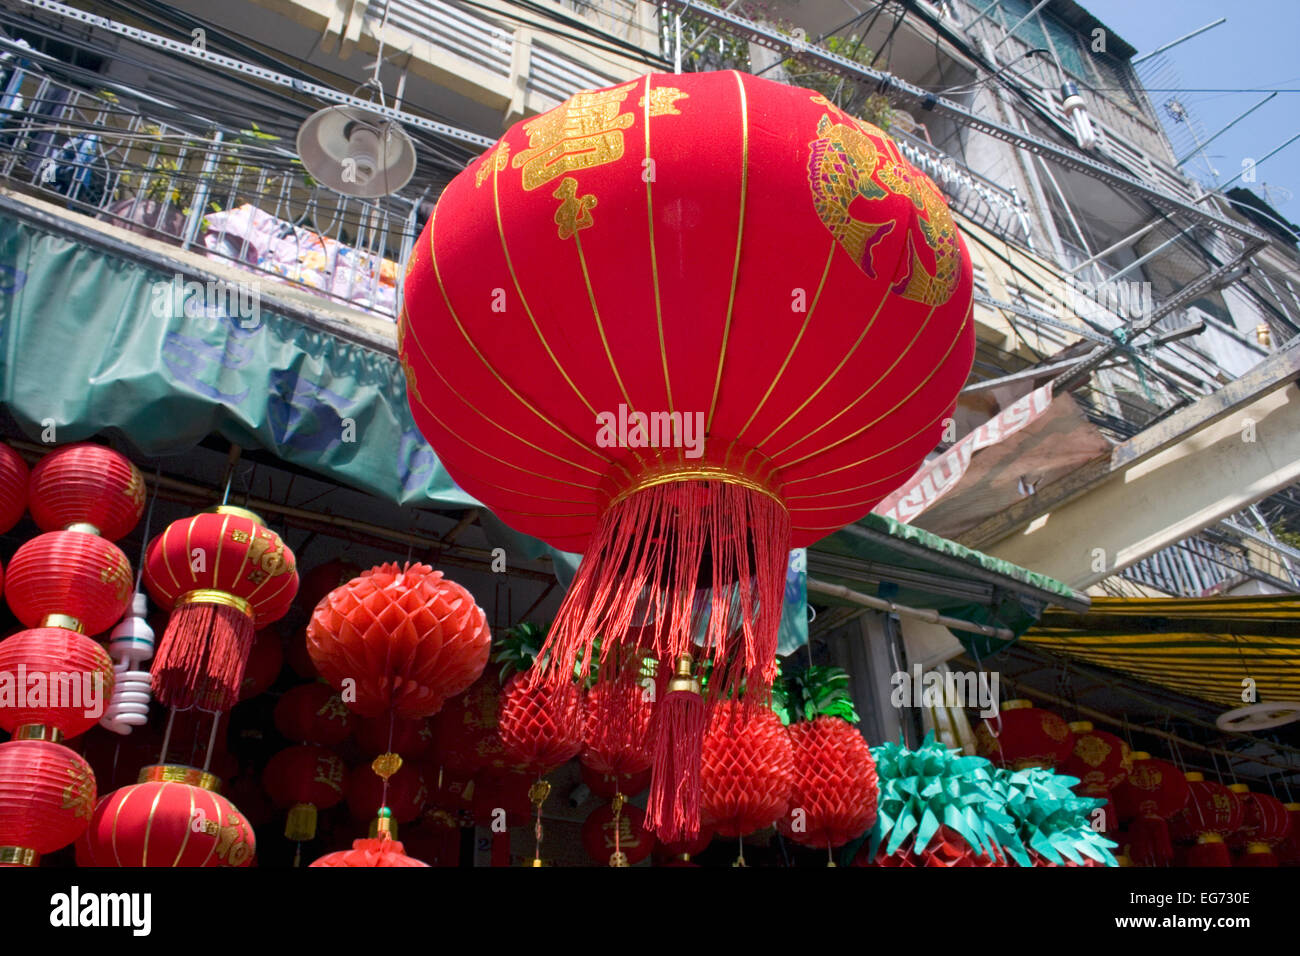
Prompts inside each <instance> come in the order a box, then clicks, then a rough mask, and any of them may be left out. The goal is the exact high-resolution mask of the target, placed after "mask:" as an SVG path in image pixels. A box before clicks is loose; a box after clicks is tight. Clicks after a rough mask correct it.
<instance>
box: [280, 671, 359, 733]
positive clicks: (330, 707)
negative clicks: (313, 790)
mask: <svg viewBox="0 0 1300 956" xmlns="http://www.w3.org/2000/svg"><path fill="white" fill-rule="evenodd" d="M271 717H272V719H273V720H274V721H275V729H276V730H278V731H279V732H280V734H281V736H283V737H284V738H285V739H286V740H291V741H293V742H294V743H296V744H320V745H321V746H322V747H334V746H337V745H338V744H341V743H343V741H345V740H347V739H348V737H349V736H351V734H352V726H353V721H354V719H355V718H353V716H352V712H351V711H349V710H348V708H347V705H346V704H345V703H343V699H342V698H341V697H340V696H339V695H338V694H337V693H336V692H335V691H334V688H332V687H330V686H329V685H327V684H300V685H299V686H297V687H292V688H290V689H289V690H287V691H285V692H284V695H283V696H282V697H281V698H280V699H279V700H278V701H277V702H276V704H275V710H274V711H273V712H272V714H271Z"/></svg>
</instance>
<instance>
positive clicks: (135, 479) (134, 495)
mask: <svg viewBox="0 0 1300 956" xmlns="http://www.w3.org/2000/svg"><path fill="white" fill-rule="evenodd" d="M122 494H124V495H126V496H127V497H128V498H130V499H131V500H132V501H133V502H135V506H136V507H137V508H143V507H144V478H142V477H141V476H140V472H138V471H136V470H135V469H134V468H132V469H131V480H130V481H128V482H127V483H126V487H125V488H123V489H122Z"/></svg>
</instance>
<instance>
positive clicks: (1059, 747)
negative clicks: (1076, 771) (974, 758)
mask: <svg viewBox="0 0 1300 956" xmlns="http://www.w3.org/2000/svg"><path fill="white" fill-rule="evenodd" d="M998 719H1000V720H1001V723H1002V727H1001V730H1000V731H998V732H996V733H995V732H994V729H993V727H994V723H993V721H991V720H988V719H985V721H984V722H983V723H981V724H980V725H979V726H978V727H977V728H975V743H976V747H977V749H978V751H979V754H980V756H982V757H987V758H988V759H989V760H991V761H993V762H994V763H995V764H997V765H998V766H999V767H1010V768H1011V769H1012V770H1025V769H1026V768H1029V767H1045V768H1047V769H1049V770H1051V769H1054V768H1056V767H1059V766H1061V765H1063V764H1064V763H1065V762H1066V761H1067V760H1069V759H1070V754H1071V753H1072V752H1073V751H1074V735H1073V734H1072V733H1071V732H1070V728H1069V725H1068V724H1066V722H1065V721H1064V720H1062V719H1061V718H1060V717H1059V716H1057V715H1056V714H1054V713H1052V712H1051V711H1050V710H1042V709H1041V708H1038V707H1035V706H1034V705H1033V702H1032V701H1028V700H1008V701H1006V702H1004V703H1003V704H1002V708H1001V713H1000V715H999V718H998Z"/></svg>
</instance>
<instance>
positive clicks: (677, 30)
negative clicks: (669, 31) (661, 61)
mask: <svg viewBox="0 0 1300 956" xmlns="http://www.w3.org/2000/svg"><path fill="white" fill-rule="evenodd" d="M673 34H674V37H675V39H674V41H673V72H674V73H681V72H682V15H681V14H680V13H679V14H677V15H676V16H674V17H673Z"/></svg>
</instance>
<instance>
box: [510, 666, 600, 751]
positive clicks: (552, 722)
mask: <svg viewBox="0 0 1300 956" xmlns="http://www.w3.org/2000/svg"><path fill="white" fill-rule="evenodd" d="M582 727H583V723H582V691H581V690H580V689H579V688H578V687H577V685H575V684H565V685H563V686H561V687H560V688H559V690H558V691H556V692H554V693H552V692H550V691H549V690H548V689H547V688H545V687H537V688H534V687H530V686H529V685H528V680H527V677H526V675H524V674H516V675H514V676H513V677H511V678H510V680H509V681H508V682H507V683H506V686H505V690H504V691H503V692H502V694H501V708H500V711H499V712H498V714H497V729H498V731H499V732H500V734H501V746H502V748H503V750H504V751H505V756H506V759H507V760H509V761H511V762H512V763H515V764H519V765H521V766H524V767H527V768H528V769H529V770H530V771H531V772H533V773H537V774H544V773H548V772H550V771H551V770H554V769H555V768H556V767H558V766H559V765H560V764H562V763H565V762H567V761H569V760H571V759H573V758H574V757H576V756H577V755H578V752H579V751H581V750H582Z"/></svg>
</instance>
